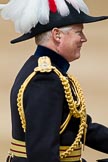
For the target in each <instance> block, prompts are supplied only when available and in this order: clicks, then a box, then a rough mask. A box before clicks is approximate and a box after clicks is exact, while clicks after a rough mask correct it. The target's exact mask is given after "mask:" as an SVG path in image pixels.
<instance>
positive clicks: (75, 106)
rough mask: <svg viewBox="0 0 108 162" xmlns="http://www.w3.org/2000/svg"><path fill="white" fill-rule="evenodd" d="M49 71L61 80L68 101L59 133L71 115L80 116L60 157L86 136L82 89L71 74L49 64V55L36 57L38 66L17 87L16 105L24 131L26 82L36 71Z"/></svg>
mask: <svg viewBox="0 0 108 162" xmlns="http://www.w3.org/2000/svg"><path fill="white" fill-rule="evenodd" d="M51 71H53V72H55V73H56V74H57V76H58V77H59V78H60V80H61V83H62V85H63V88H64V93H65V98H66V101H67V103H68V108H69V114H68V116H67V118H66V120H65V121H64V123H63V124H62V125H61V127H60V134H62V133H63V132H64V130H65V129H66V127H67V125H68V123H69V121H70V119H71V117H72V116H73V117H75V118H80V125H79V131H78V133H77V136H76V138H75V141H74V142H73V144H72V145H71V146H70V147H69V148H68V149H67V150H66V151H64V152H62V153H60V158H61V159H62V158H65V157H67V156H68V155H70V153H71V152H72V151H73V150H74V149H75V148H76V147H77V146H78V145H79V143H80V142H81V139H82V136H84V142H85V138H86V129H87V124H86V105H85V99H84V95H83V91H82V89H81V87H80V84H79V83H78V81H77V80H76V79H75V78H74V77H73V76H70V75H67V77H66V76H63V75H62V73H61V72H60V71H59V70H58V69H57V68H56V67H54V66H52V65H51V61H50V58H49V57H47V56H43V57H40V58H39V59H38V66H37V67H36V68H35V69H34V71H33V72H32V73H31V74H30V75H29V76H28V77H27V79H26V80H25V81H24V83H23V84H22V85H21V88H20V89H19V92H18V97H17V106H18V111H19V115H20V119H21V123H22V128H23V130H24V132H26V120H25V114H24V107H23V94H24V91H25V89H26V87H27V85H28V83H29V82H30V81H31V79H32V78H33V77H34V76H35V75H36V74H37V72H41V73H44V72H47V73H49V72H51ZM70 83H71V84H72V87H73V89H74V92H75V95H76V96H77V100H74V98H73V95H72V91H71V85H70Z"/></svg>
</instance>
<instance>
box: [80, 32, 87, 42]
mask: <svg viewBox="0 0 108 162" xmlns="http://www.w3.org/2000/svg"><path fill="white" fill-rule="evenodd" d="M81 41H82V42H87V38H86V36H85V35H84V34H83V35H82V38H81Z"/></svg>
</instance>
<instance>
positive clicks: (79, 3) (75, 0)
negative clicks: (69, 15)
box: [66, 0, 89, 14]
mask: <svg viewBox="0 0 108 162" xmlns="http://www.w3.org/2000/svg"><path fill="white" fill-rule="evenodd" d="M66 1H67V2H68V3H70V4H72V6H73V7H74V8H75V9H76V10H77V11H78V12H79V13H80V11H83V12H84V13H86V14H88V13H89V9H88V7H87V5H86V4H85V3H84V1H83V0H66Z"/></svg>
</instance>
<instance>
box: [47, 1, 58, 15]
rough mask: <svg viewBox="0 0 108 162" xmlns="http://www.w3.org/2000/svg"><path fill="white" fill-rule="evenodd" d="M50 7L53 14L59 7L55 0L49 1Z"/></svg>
mask: <svg viewBox="0 0 108 162" xmlns="http://www.w3.org/2000/svg"><path fill="white" fill-rule="evenodd" d="M49 7H50V11H51V12H54V13H55V12H56V11H57V7H56V4H55V1H54V0H49Z"/></svg>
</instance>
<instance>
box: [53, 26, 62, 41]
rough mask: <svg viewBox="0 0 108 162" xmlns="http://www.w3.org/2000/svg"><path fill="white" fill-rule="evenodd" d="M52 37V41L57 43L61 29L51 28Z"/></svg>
mask: <svg viewBox="0 0 108 162" xmlns="http://www.w3.org/2000/svg"><path fill="white" fill-rule="evenodd" d="M52 37H53V39H54V41H56V42H58V43H59V42H60V39H61V31H60V30H59V29H58V28H53V29H52Z"/></svg>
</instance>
